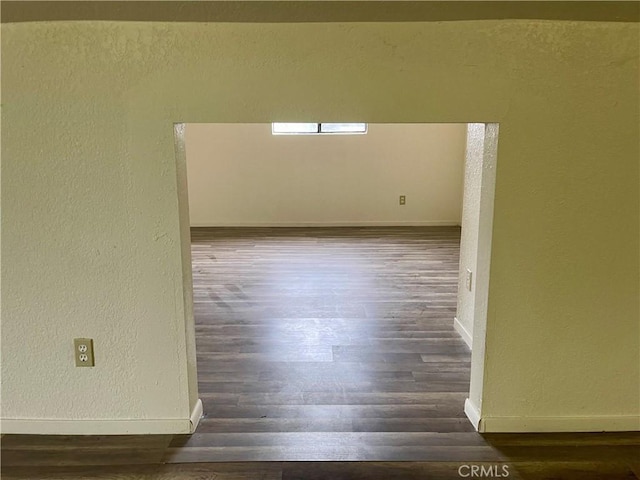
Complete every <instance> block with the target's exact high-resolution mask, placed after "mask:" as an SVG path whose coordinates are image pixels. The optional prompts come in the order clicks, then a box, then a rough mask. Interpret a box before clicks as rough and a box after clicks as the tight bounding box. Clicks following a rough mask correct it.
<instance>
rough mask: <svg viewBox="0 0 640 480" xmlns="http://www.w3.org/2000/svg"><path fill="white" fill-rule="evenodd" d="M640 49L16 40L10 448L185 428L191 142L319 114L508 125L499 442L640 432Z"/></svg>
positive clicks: (305, 32) (492, 324) (8, 318)
mask: <svg viewBox="0 0 640 480" xmlns="http://www.w3.org/2000/svg"><path fill="white" fill-rule="evenodd" d="M639 45H640V42H639V37H638V26H637V25H636V24H621V23H617V24H607V23H573V22H552V21H502V22H499V21H481V22H474V21H468V22H459V23H458V22H450V23H447V22H442V23H428V24H427V23H402V24H383V23H378V24H367V23H363V24H304V25H303V24H280V25H275V24H261V25H256V24H194V23H191V24H165V23H157V24H156V23H136V22H131V23H111V22H83V23H75V24H74V23H65V22H61V23H33V24H29V23H25V24H5V25H2V99H3V104H2V126H3V129H2V207H3V211H2V236H3V238H2V240H3V241H2V284H3V289H2V415H3V420H4V419H13V420H14V421H13V422H9V423H6V422H3V429H4V430H6V429H7V425H9V426H11V428H12V429H13V430H14V431H15V430H20V429H21V428H22V427H21V425H22V424H23V423H24V421H23V420H20V419H29V418H30V419H35V421H36V425H38V426H39V428H43V427H42V423H39V424H38V423H37V420H38V419H58V420H61V421H66V422H67V423H71V424H73V425H77V424H80V427H79V428H82V424H83V422H87V419H98V420H99V419H105V420H107V419H108V420H111V421H117V420H122V421H125V422H128V421H130V420H131V419H134V420H139V421H143V419H147V421H148V420H149V419H157V420H159V421H160V420H165V419H169V420H170V419H176V418H177V419H185V418H186V417H187V416H188V414H189V398H188V397H189V395H188V388H187V383H188V374H187V370H188V368H187V364H188V359H187V355H186V351H187V350H186V343H187V339H186V334H185V329H184V324H185V316H186V314H185V308H184V294H183V275H182V264H181V250H180V228H179V218H178V217H179V215H178V212H179V208H178V202H177V189H176V166H175V165H176V163H175V157H174V140H173V123H174V122H194V123H198V122H200V123H207V122H210V123H225V122H231V123H234V122H240V123H261V122H270V121H272V120H273V119H280V118H287V119H290V120H291V121H296V120H298V121H302V120H305V119H307V118H310V117H313V118H336V119H342V118H344V119H350V118H358V119H362V120H363V121H367V122H371V123H374V122H382V123H385V122H386V123H395V122H487V121H488V122H500V143H499V151H498V158H499V160H498V170H497V179H496V196H495V216H494V224H493V246H494V254H493V257H492V260H491V279H490V292H489V307H488V308H489V315H488V323H487V338H486V375H485V378H484V382H483V386H484V389H483V393H482V396H483V400H484V401H483V405H482V416H483V418H484V419H485V420H486V422H485V424H486V427H487V428H488V429H491V428H493V429H505V428H507V429H511V430H518V429H523V428H524V429H533V430H535V429H540V428H543V427H544V428H556V429H563V428H564V429H567V428H572V429H575V428H577V427H576V425H582V426H584V425H590V426H591V427H593V425H596V426H600V427H602V428H604V429H611V428H629V427H635V426H637V425H638V424H639V422H638V415H639V413H640V412H639V410H640V398H639V395H640V384H639V383H640V362H639V361H638V360H639V343H638V342H639V340H640V332H639V331H638V329H639V304H638V292H639V291H640V284H639V282H640V280H639V278H640V275H639V252H640V248H639V219H640V215H639V213H640V212H639V204H640V202H639V189H640V185H639V183H638V174H639V168H638V167H639V165H638V157H639V153H640V152H639V144H640V142H639V140H640V139H639V132H638V120H639V119H638V108H637V107H638V100H639V98H638V88H637V79H638V49H639ZM76 336H88V337H93V338H95V339H96V361H97V364H98V366H97V367H96V368H94V369H77V368H75V367H73V362H72V352H71V348H70V345H71V339H72V338H73V337H76ZM24 358H29V359H30V361H29V362H25V361H24ZM482 381H483V380H482V379H481V378H474V379H472V382H476V383H477V382H482ZM581 422H582V423H581ZM590 422H591V423H590ZM103 423H104V422H103ZM160 423H161V424H162V425H164V426H166V424H165V423H162V422H160ZM119 425H120V428H121V429H122V433H124V431H125V430H124V427H123V424H119ZM591 427H590V428H591ZM93 428H98V427H92V428H85V429H84V430H85V432H90V431H91V430H92V429H93Z"/></svg>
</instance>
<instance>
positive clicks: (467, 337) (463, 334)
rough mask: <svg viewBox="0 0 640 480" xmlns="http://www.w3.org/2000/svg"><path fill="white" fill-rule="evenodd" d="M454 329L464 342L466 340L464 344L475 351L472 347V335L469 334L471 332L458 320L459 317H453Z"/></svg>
mask: <svg viewBox="0 0 640 480" xmlns="http://www.w3.org/2000/svg"><path fill="white" fill-rule="evenodd" d="M453 328H454V330H455V331H456V332H458V333H459V334H460V336H461V337H462V340H464V343H466V344H467V346H468V347H469V349H471V350H473V347H472V344H473V340H472V337H471V334H470V333H469V330H467V329H466V328H465V326H464V325H462V323H460V320H458V317H453Z"/></svg>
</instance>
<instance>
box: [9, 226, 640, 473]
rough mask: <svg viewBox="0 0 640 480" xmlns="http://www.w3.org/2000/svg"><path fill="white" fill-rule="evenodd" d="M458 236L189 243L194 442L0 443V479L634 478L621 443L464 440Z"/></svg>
mask: <svg viewBox="0 0 640 480" xmlns="http://www.w3.org/2000/svg"><path fill="white" fill-rule="evenodd" d="M459 238H460V231H459V229H458V228H304V229H289V228H273V229H193V231H192V239H193V245H192V252H193V274H194V303H195V316H196V338H197V351H198V376H199V387H200V397H201V398H202V400H203V404H204V412H205V417H204V418H203V419H202V420H201V422H200V425H199V427H198V430H197V432H196V433H195V434H194V435H191V436H163V435H160V436H117V437H113V436H105V437H90V438H89V439H87V438H82V437H73V436H57V437H56V436H23V435H6V436H4V437H3V438H2V478H3V479H4V478H6V479H19V478H20V479H21V478H42V479H48V480H52V479H67V478H74V479H80V478H82V479H85V478H86V479H178V480H179V479H214V478H215V479H217V480H220V479H234V480H240V479H279V480H280V479H282V480H285V479H286V480H294V479H301V480H302V479H305V480H317V479H327V480H341V479H345V480H346V479H350V480H356V479H362V480H364V479H371V480H375V479H402V480H408V479H432V478H433V479H439V478H443V479H444V478H447V479H448V478H465V476H466V477H467V478H479V477H480V474H482V473H484V475H483V476H484V478H532V479H543V478H563V479H564V478H567V479H583V478H584V479H600V478H602V479H617V478H620V479H622V478H626V479H633V478H635V479H637V478H639V477H640V462H639V461H638V459H639V458H640V435H639V434H638V433H616V434H509V435H504V434H503V435H497V434H494V435H480V434H478V433H476V432H475V431H474V429H473V427H472V426H471V424H470V423H469V421H468V420H467V418H466V417H465V415H464V413H463V404H464V400H465V398H466V396H467V392H468V388H469V369H470V352H469V350H468V348H467V347H466V345H465V344H464V343H463V342H462V340H461V339H460V338H459V337H458V335H457V334H456V333H455V332H454V330H453V326H452V323H453V316H454V314H455V309H456V288H457V287H456V286H457V271H458V254H459ZM472 468H473V469H475V470H472ZM481 468H484V470H480V469H481ZM474 472H475V473H476V475H473V473H474Z"/></svg>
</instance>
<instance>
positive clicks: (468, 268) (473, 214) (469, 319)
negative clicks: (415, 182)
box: [454, 123, 484, 348]
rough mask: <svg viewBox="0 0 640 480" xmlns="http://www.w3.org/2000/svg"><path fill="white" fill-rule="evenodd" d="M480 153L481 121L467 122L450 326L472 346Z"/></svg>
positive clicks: (481, 155)
mask: <svg viewBox="0 0 640 480" xmlns="http://www.w3.org/2000/svg"><path fill="white" fill-rule="evenodd" d="M483 155H484V123H470V124H469V125H468V126H467V150H466V154H465V164H464V193H463V200H462V233H461V237H460V272H459V276H458V309H457V311H456V318H455V319H454V327H455V329H456V331H457V332H458V333H459V334H460V336H461V337H462V338H463V340H464V341H465V342H466V343H467V345H469V348H472V343H473V341H472V338H473V337H472V336H473V315H474V309H473V306H474V303H475V302H474V300H475V284H476V281H477V279H476V278H475V277H476V271H477V265H476V264H477V258H478V228H479V222H480V192H481V189H482V157H483Z"/></svg>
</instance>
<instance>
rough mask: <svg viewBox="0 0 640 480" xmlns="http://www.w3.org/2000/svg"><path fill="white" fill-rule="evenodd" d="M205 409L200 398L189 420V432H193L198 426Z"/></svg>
mask: <svg viewBox="0 0 640 480" xmlns="http://www.w3.org/2000/svg"><path fill="white" fill-rule="evenodd" d="M202 414H203V410H202V400H200V399H198V401H197V402H196V404H195V405H194V406H193V412H191V418H190V419H189V422H190V423H191V427H190V429H189V430H190V431H189V433H193V432H195V431H196V428H198V424H199V423H200V419H201V418H202Z"/></svg>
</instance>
